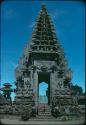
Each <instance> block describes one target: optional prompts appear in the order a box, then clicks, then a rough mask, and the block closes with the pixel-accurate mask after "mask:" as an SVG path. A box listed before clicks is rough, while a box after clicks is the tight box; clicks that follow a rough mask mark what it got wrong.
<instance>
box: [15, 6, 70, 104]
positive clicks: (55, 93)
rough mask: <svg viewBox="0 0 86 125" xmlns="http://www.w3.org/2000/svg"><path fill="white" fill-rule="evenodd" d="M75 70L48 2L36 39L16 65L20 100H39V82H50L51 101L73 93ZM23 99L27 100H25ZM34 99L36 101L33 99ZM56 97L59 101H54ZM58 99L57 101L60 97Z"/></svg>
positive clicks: (43, 8)
mask: <svg viewBox="0 0 86 125" xmlns="http://www.w3.org/2000/svg"><path fill="white" fill-rule="evenodd" d="M70 80H71V70H70V69H69V68H68V65H67V61H66V59H65V55H64V51H63V49H62V48H61V46H60V43H59V40H58V38H57V37H56V33H55V29H54V26H53V23H52V21H51V18H50V16H49V15H48V12H47V10H46V7H45V5H42V9H41V11H40V14H39V16H38V18H37V23H36V24H35V27H34V31H33V34H32V38H31V40H30V42H29V43H28V45H27V46H26V48H25V50H24V54H23V56H22V58H21V59H20V61H19V66H18V67H17V68H16V86H17V93H16V102H19V103H23V102H24V103H25V101H22V100H23V99H24V100H26V102H27V103H32V102H33V100H34V102H35V105H36V106H37V105H38V103H39V95H38V89H39V83H40V82H42V81H45V82H46V83H47V84H48V104H49V105H52V103H53V102H54V103H57V102H58V100H59V99H58V98H60V97H61V98H62V97H63V98H64V96H65V97H68V98H71V95H70ZM22 98H23V99H22ZM32 99H33V100H32ZM54 99H55V100H54ZM56 99H57V100H56Z"/></svg>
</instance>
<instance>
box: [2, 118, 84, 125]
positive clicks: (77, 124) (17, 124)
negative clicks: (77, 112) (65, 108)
mask: <svg viewBox="0 0 86 125" xmlns="http://www.w3.org/2000/svg"><path fill="white" fill-rule="evenodd" d="M1 123H2V124H4V125H84V120H83V119H82V120H73V121H65V122H62V121H30V120H29V121H19V120H11V119H1Z"/></svg>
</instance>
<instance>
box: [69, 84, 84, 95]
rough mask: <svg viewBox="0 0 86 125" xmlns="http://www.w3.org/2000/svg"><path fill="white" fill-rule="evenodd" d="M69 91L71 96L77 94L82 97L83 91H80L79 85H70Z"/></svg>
mask: <svg viewBox="0 0 86 125" xmlns="http://www.w3.org/2000/svg"><path fill="white" fill-rule="evenodd" d="M71 90H72V93H73V94H77V93H79V94H80V95H82V94H83V89H82V87H81V86H79V85H77V84H76V85H73V84H72V85H71Z"/></svg>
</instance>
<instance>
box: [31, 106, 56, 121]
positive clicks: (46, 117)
mask: <svg viewBox="0 0 86 125" xmlns="http://www.w3.org/2000/svg"><path fill="white" fill-rule="evenodd" d="M32 119H33V120H37V121H53V120H56V119H55V118H54V117H53V116H52V115H51V109H50V106H48V105H47V104H40V105H39V107H38V115H37V116H36V117H34V118H32ZM30 120H31V119H30Z"/></svg>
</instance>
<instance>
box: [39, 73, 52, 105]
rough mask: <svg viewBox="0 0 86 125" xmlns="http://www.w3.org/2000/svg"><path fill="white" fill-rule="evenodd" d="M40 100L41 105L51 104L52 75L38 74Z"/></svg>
mask: <svg viewBox="0 0 86 125" xmlns="http://www.w3.org/2000/svg"><path fill="white" fill-rule="evenodd" d="M38 100H39V103H44V104H48V105H49V104H50V74H49V73H39V74H38Z"/></svg>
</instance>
